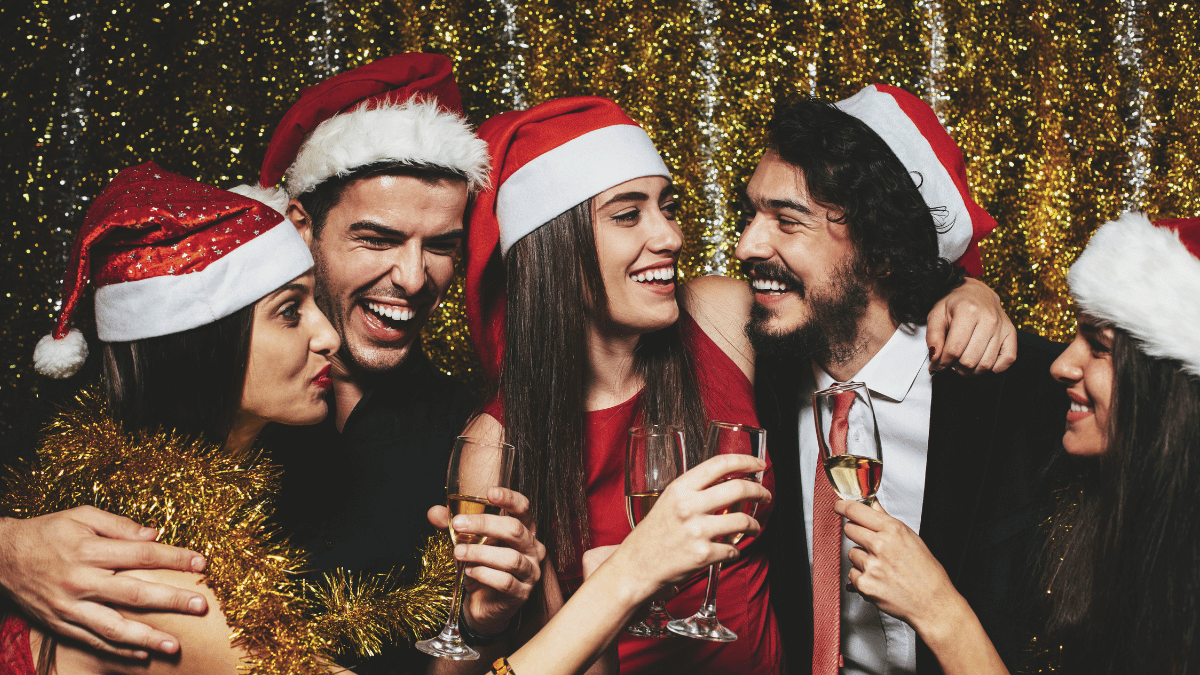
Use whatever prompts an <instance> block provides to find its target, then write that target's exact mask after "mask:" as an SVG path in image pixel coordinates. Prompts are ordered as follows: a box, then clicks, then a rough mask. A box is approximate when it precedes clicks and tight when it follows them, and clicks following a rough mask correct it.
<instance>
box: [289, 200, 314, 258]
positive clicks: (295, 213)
mask: <svg viewBox="0 0 1200 675" xmlns="http://www.w3.org/2000/svg"><path fill="white" fill-rule="evenodd" d="M287 217H288V220H290V221H292V225H295V226H296V231H297V232H299V233H300V236H301V237H303V238H304V243H305V244H308V245H309V246H312V235H313V221H312V218H311V217H309V215H308V211H305V210H304V205H303V204H301V203H300V200H298V199H293V200H291V201H289V202H288V205H287Z"/></svg>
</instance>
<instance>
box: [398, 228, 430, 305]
mask: <svg viewBox="0 0 1200 675" xmlns="http://www.w3.org/2000/svg"><path fill="white" fill-rule="evenodd" d="M389 280H390V281H391V282H392V285H393V286H395V287H396V288H398V289H400V290H401V291H403V292H404V295H405V297H412V296H414V295H416V294H417V293H419V292H420V291H421V289H422V288H424V287H425V257H424V251H423V249H422V245H421V242H420V241H418V240H417V238H416V237H413V238H411V239H409V240H408V241H407V242H405V243H404V245H403V246H400V247H397V249H396V257H395V259H394V260H393V261H392V269H391V271H390V273H389Z"/></svg>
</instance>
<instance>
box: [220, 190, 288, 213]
mask: <svg viewBox="0 0 1200 675" xmlns="http://www.w3.org/2000/svg"><path fill="white" fill-rule="evenodd" d="M229 191H230V192H232V193H234V194H239V195H241V196H243V197H249V198H250V199H253V200H254V201H257V202H262V203H263V204H266V205H267V206H269V207H271V208H273V209H275V210H276V211H278V212H279V213H280V214H281V215H287V207H288V196H287V193H286V192H284V191H283V189H282V188H277V187H270V188H265V187H263V186H261V185H239V186H237V187H232V188H229Z"/></svg>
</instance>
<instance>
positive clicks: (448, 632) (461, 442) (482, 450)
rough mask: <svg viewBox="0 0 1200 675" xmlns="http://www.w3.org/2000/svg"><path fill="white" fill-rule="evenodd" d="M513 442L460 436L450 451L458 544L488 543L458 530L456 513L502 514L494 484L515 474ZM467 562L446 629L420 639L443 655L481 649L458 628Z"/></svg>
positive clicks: (470, 656) (449, 497)
mask: <svg viewBox="0 0 1200 675" xmlns="http://www.w3.org/2000/svg"><path fill="white" fill-rule="evenodd" d="M513 454H514V451H513V446H511V445H508V444H507V443H499V442H495V441H485V440H481V439H477V438H468V437H466V436H459V437H458V440H456V441H455V442H454V449H453V450H452V451H451V452H450V466H449V467H448V468H447V470H446V508H448V509H449V510H450V523H451V525H450V540H451V541H453V542H454V543H455V544H484V543H486V542H487V537H484V536H480V535H477V534H471V533H467V532H461V533H460V532H455V530H454V524H453V523H454V517H455V516H457V515H459V514H467V515H478V514H491V515H499V514H500V507H498V506H495V505H494V504H492V503H491V502H490V501H488V498H487V493H488V490H489V489H490V488H493V487H503V488H506V487H508V486H509V481H510V480H511V478H512V465H513ZM463 571H464V566H463V563H461V562H459V563H458V571H457V575H456V576H455V580H454V599H453V600H452V601H451V603H450V617H449V618H448V619H447V620H446V625H445V627H443V628H442V632H441V633H438V634H437V635H435V636H433V637H432V638H430V639H428V640H422V641H421V642H418V643H417V645H416V647H417V649H419V650H421V651H423V652H425V653H426V654H432V655H433V656H437V657H440V658H443V659H452V660H455V661H473V660H475V659H478V658H479V652H477V651H475V650H474V649H471V648H470V647H469V646H467V644H466V643H465V642H463V639H462V634H461V633H460V632H459V628H458V617H459V616H461V611H462V601H463V598H462V585H463Z"/></svg>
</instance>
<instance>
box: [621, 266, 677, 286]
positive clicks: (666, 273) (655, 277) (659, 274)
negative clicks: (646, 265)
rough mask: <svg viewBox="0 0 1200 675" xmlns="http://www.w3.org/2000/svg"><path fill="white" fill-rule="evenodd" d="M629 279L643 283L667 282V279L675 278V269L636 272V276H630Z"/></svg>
mask: <svg viewBox="0 0 1200 675" xmlns="http://www.w3.org/2000/svg"><path fill="white" fill-rule="evenodd" d="M629 278H630V279H633V280H634V281H639V282H643V283H644V282H647V281H667V280H668V279H674V278H675V268H674V267H659V268H657V269H652V270H646V271H645V272H638V273H637V274H630V275H629Z"/></svg>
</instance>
